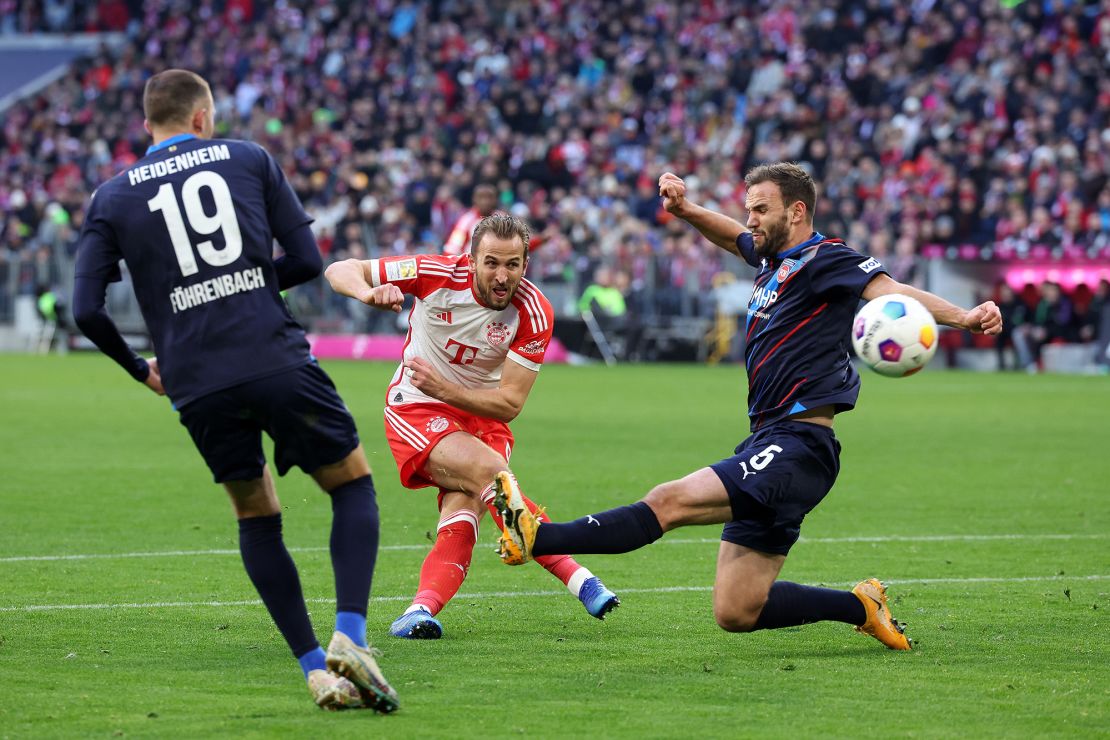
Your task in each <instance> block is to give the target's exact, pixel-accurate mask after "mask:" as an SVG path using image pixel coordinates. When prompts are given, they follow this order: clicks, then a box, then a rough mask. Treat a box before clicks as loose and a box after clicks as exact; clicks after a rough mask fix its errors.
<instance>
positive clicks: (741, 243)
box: [736, 231, 763, 267]
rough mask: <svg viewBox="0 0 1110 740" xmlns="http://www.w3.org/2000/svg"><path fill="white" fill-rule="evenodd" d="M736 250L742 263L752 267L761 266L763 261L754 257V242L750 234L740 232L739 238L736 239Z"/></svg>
mask: <svg viewBox="0 0 1110 740" xmlns="http://www.w3.org/2000/svg"><path fill="white" fill-rule="evenodd" d="M736 248H737V249H739V250H740V256H741V257H743V258H744V261H745V262H747V263H748V264H749V265H751V266H752V267H759V266H760V265H762V264H763V260H762V259H761V258H759V257H756V256H755V240H754V239H752V232H750V231H741V232H740V236H738V237H736Z"/></svg>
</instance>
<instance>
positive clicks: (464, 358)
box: [444, 339, 478, 365]
mask: <svg viewBox="0 0 1110 740" xmlns="http://www.w3.org/2000/svg"><path fill="white" fill-rule="evenodd" d="M452 345H453V346H454V349H455V356H454V357H452V358H451V359H450V360H449V361H448V362H450V363H451V364H452V365H472V364H474V358H475V357H477V356H478V348H477V347H471V346H470V345H469V344H463V343H462V342H456V341H455V340H454V339H448V340H447V344H446V345H445V346H444V349H446V350H447V351H448V352H450V351H451V349H452Z"/></svg>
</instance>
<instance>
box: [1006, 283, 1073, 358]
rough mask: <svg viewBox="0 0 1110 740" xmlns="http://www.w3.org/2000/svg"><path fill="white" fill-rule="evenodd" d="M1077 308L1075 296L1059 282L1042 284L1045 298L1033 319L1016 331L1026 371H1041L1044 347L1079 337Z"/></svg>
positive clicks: (1016, 347) (1019, 356) (1015, 334)
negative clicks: (1066, 291) (1076, 316)
mask: <svg viewBox="0 0 1110 740" xmlns="http://www.w3.org/2000/svg"><path fill="white" fill-rule="evenodd" d="M1074 318H1075V309H1074V306H1073V304H1072V300H1071V298H1069V297H1068V296H1067V295H1065V294H1064V292H1063V291H1062V290H1061V289H1060V285H1059V284H1058V283H1053V282H1046V283H1044V284H1043V285H1042V286H1041V297H1040V300H1039V301H1037V305H1036V307H1035V308H1034V309H1033V311H1032V313H1031V314H1030V317H1029V321H1028V322H1027V323H1025V324H1022V325H1021V326H1019V327H1017V329H1015V330H1014V334H1013V340H1014V348H1015V349H1016V350H1017V352H1018V358H1019V361H1020V362H1021V364H1022V367H1024V368H1025V370H1026V372H1037V371H1038V370H1039V368H1040V365H1041V349H1042V348H1043V347H1044V345H1046V344H1050V343H1053V342H1070V341H1074V338H1075V325H1074Z"/></svg>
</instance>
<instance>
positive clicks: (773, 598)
mask: <svg viewBox="0 0 1110 740" xmlns="http://www.w3.org/2000/svg"><path fill="white" fill-rule="evenodd" d="M829 620H831V621H834V622H847V623H848V624H855V625H860V624H863V623H864V622H865V621H867V612H866V610H864V608H863V604H862V603H861V602H860V600H859V599H858V598H856V595H855V594H854V593H852V592H851V591H837V590H835V589H831V588H819V587H817V586H803V585H801V584H799V583H791V582H790V581H775V583H774V585H772V586H771V593H770V594H769V595H768V596H767V603H766V604H765V605H764V606H763V611H761V612H760V613H759V619H757V620H756V622H755V627H753V628H752V629H757V630H772V629H777V628H778V627H796V626H797V625H799V624H809V623H810V622H822V621H829Z"/></svg>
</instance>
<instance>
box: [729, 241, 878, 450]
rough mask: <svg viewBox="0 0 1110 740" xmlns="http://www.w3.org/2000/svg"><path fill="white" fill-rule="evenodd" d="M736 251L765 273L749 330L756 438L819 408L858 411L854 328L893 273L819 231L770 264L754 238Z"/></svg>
mask: <svg viewBox="0 0 1110 740" xmlns="http://www.w3.org/2000/svg"><path fill="white" fill-rule="evenodd" d="M736 244H737V246H738V247H739V249H740V254H741V256H742V257H743V258H744V260H745V261H747V262H748V264H750V265H752V266H753V267H759V268H760V271H759V274H758V275H757V276H756V279H755V289H754V290H753V291H752V297H751V300H750V301H749V303H748V315H747V320H746V321H745V325H744V336H745V338H746V341H747V345H746V348H745V350H744V362H745V365H746V366H747V371H748V416H749V417H750V418H751V429H752V431H753V432H754V431H756V430H757V429H759V428H761V427H764V426H766V425H768V424H772V423H774V422H776V421H780V420H782V419H784V418H786V417H787V416H792V415H794V414H797V413H800V412H802V411H805V410H807V409H812V408H816V407H817V406H824V405H828V404H831V405H833V406H834V408H835V409H836V411H837V412H838V413H839V412H841V411H847V410H849V409H851V408H853V407H855V405H856V398H857V397H858V396H859V389H860V378H859V373H857V372H856V369H855V368H854V367H853V366H852V363H851V361H850V360H849V355H848V344H849V329H850V326H851V322H852V317H853V316H854V315H855V310H856V306H857V305H858V304H859V299H860V294H861V293H862V292H863V289H864V288H865V287H866V286H867V284H868V283H869V282H870V281H871V279H872V278H874V277H875V276H876V275H878V274H880V273H885V272H886V270H885V269H884V268H883V266H882V264H881V263H880V262H879V261H878V260H876V259H874V258H869V257H866V256H864V255H861V254H860V253H859V252H856V251H855V250H853V249H850V248H849V247H847V246H846V245H845V244H844V243H843V242H841V241H839V240H832V239H826V238H825V237H824V236H822V235H821V234H819V233H817V232H814V233H813V235H812V236H811V237H810V238H809V239H807V240H806V241H805V242H803V243H801V244H799V245H797V246H795V247H792V248H790V249H789V250H787V251H785V252H780V253H779V254H777V255H775V256H774V257H773V258H770V259H763V258H761V257H758V256H756V253H755V246H754V243H753V241H752V235H751V233H750V232H744V233H742V234H741V235H740V236H739V237H738V238H737V240H736Z"/></svg>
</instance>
